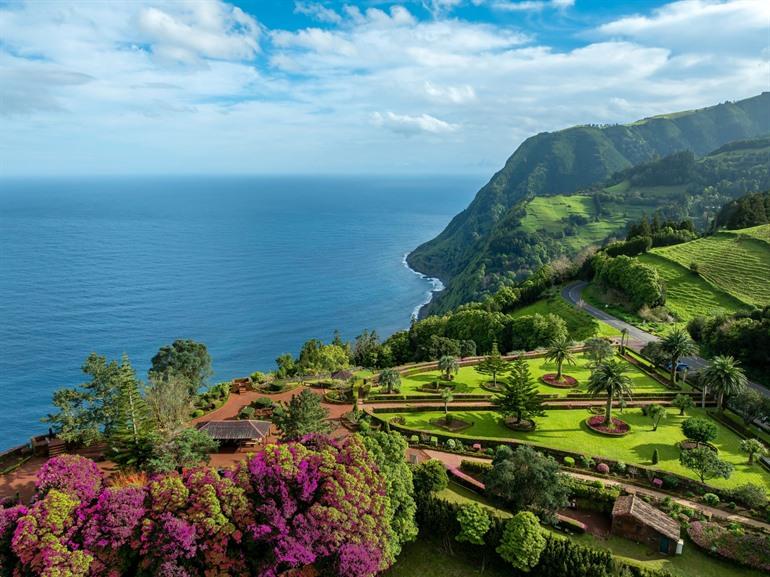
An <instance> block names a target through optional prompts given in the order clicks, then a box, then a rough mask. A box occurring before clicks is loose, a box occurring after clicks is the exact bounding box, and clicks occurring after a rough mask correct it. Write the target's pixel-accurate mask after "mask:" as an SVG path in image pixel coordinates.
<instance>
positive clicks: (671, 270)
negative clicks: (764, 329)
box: [637, 253, 748, 321]
mask: <svg viewBox="0 0 770 577" xmlns="http://www.w3.org/2000/svg"><path fill="white" fill-rule="evenodd" d="M637 258H638V259H639V260H640V261H641V262H643V263H644V264H648V265H650V266H652V267H654V268H655V269H657V271H658V273H659V274H660V276H661V277H663V280H665V281H666V307H667V308H668V309H669V310H670V311H671V312H672V313H674V314H675V315H676V316H677V318H678V319H679V320H681V321H688V320H690V319H691V318H693V317H696V316H698V315H708V316H711V315H717V314H723V313H734V312H737V311H739V310H742V309H746V308H748V307H747V306H746V304H745V303H743V302H741V301H740V300H738V299H736V298H735V297H733V296H732V295H729V294H727V293H726V292H724V291H721V290H719V289H718V288H716V287H715V286H713V285H712V284H710V283H708V282H706V281H705V280H704V279H703V278H701V277H700V276H698V275H696V274H694V273H693V272H691V271H690V270H689V269H688V268H686V267H684V266H682V265H680V264H677V263H676V262H673V261H670V260H668V259H666V258H664V257H663V256H661V255H659V254H653V253H648V254H643V255H640V256H639V257H637Z"/></svg>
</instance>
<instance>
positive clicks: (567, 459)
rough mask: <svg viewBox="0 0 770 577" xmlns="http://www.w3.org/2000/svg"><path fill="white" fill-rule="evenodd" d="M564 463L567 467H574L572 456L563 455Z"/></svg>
mask: <svg viewBox="0 0 770 577" xmlns="http://www.w3.org/2000/svg"><path fill="white" fill-rule="evenodd" d="M564 464H565V465H566V466H567V467H574V466H575V459H574V457H564Z"/></svg>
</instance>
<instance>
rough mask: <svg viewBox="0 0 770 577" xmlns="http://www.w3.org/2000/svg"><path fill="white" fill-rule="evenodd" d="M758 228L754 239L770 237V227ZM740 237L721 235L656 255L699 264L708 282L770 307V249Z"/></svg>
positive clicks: (735, 233) (661, 250)
mask: <svg viewBox="0 0 770 577" xmlns="http://www.w3.org/2000/svg"><path fill="white" fill-rule="evenodd" d="M757 228H758V229H760V230H754V229H750V230H752V234H753V235H756V234H760V235H762V234H768V232H767V231H768V230H770V225H764V226H761V227H757ZM740 233H741V231H731V232H721V233H719V234H716V235H713V236H709V237H705V238H701V239H698V240H694V241H692V242H686V243H683V244H678V245H675V246H668V247H664V248H658V249H654V250H653V251H652V253H653V254H656V255H660V256H662V257H664V258H666V259H668V260H670V261H673V262H675V263H677V264H679V265H681V266H682V267H690V264H691V263H696V264H697V266H698V271H699V274H700V275H701V276H702V277H703V278H704V279H705V280H706V281H708V282H709V283H711V284H712V285H714V286H715V287H717V288H718V289H721V290H723V291H724V292H726V293H728V294H729V295H732V296H734V297H735V298H737V299H740V300H741V301H743V302H745V303H748V304H751V305H755V306H764V305H766V304H770V245H768V244H767V243H766V242H764V241H761V240H757V239H755V238H751V237H749V236H747V235H743V234H740Z"/></svg>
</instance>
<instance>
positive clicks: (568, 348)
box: [545, 337, 575, 381]
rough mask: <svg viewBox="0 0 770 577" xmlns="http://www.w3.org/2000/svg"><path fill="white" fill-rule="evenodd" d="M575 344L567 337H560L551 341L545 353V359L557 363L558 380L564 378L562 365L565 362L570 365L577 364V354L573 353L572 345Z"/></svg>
mask: <svg viewBox="0 0 770 577" xmlns="http://www.w3.org/2000/svg"><path fill="white" fill-rule="evenodd" d="M574 345H575V343H573V342H572V341H571V340H570V339H569V338H567V337H559V338H557V339H554V340H553V341H551V344H550V345H549V346H548V350H547V351H546V353H545V359H546V360H547V361H552V362H555V363H556V380H557V381H561V379H562V367H563V365H564V363H567V364H568V365H574V364H575V355H574V354H573V353H572V347H573V346H574Z"/></svg>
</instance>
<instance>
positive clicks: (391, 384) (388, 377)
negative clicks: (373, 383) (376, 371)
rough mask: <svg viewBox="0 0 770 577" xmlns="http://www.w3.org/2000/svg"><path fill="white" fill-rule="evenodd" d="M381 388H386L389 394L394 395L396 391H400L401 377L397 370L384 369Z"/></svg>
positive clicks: (381, 374) (381, 376)
mask: <svg viewBox="0 0 770 577" xmlns="http://www.w3.org/2000/svg"><path fill="white" fill-rule="evenodd" d="M379 380H380V386H381V387H385V391H386V392H387V393H392V392H393V390H394V389H396V390H398V388H399V387H400V386H401V375H400V374H399V372H398V371H397V370H396V369H384V370H383V371H382V372H381V373H380V379H379Z"/></svg>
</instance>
